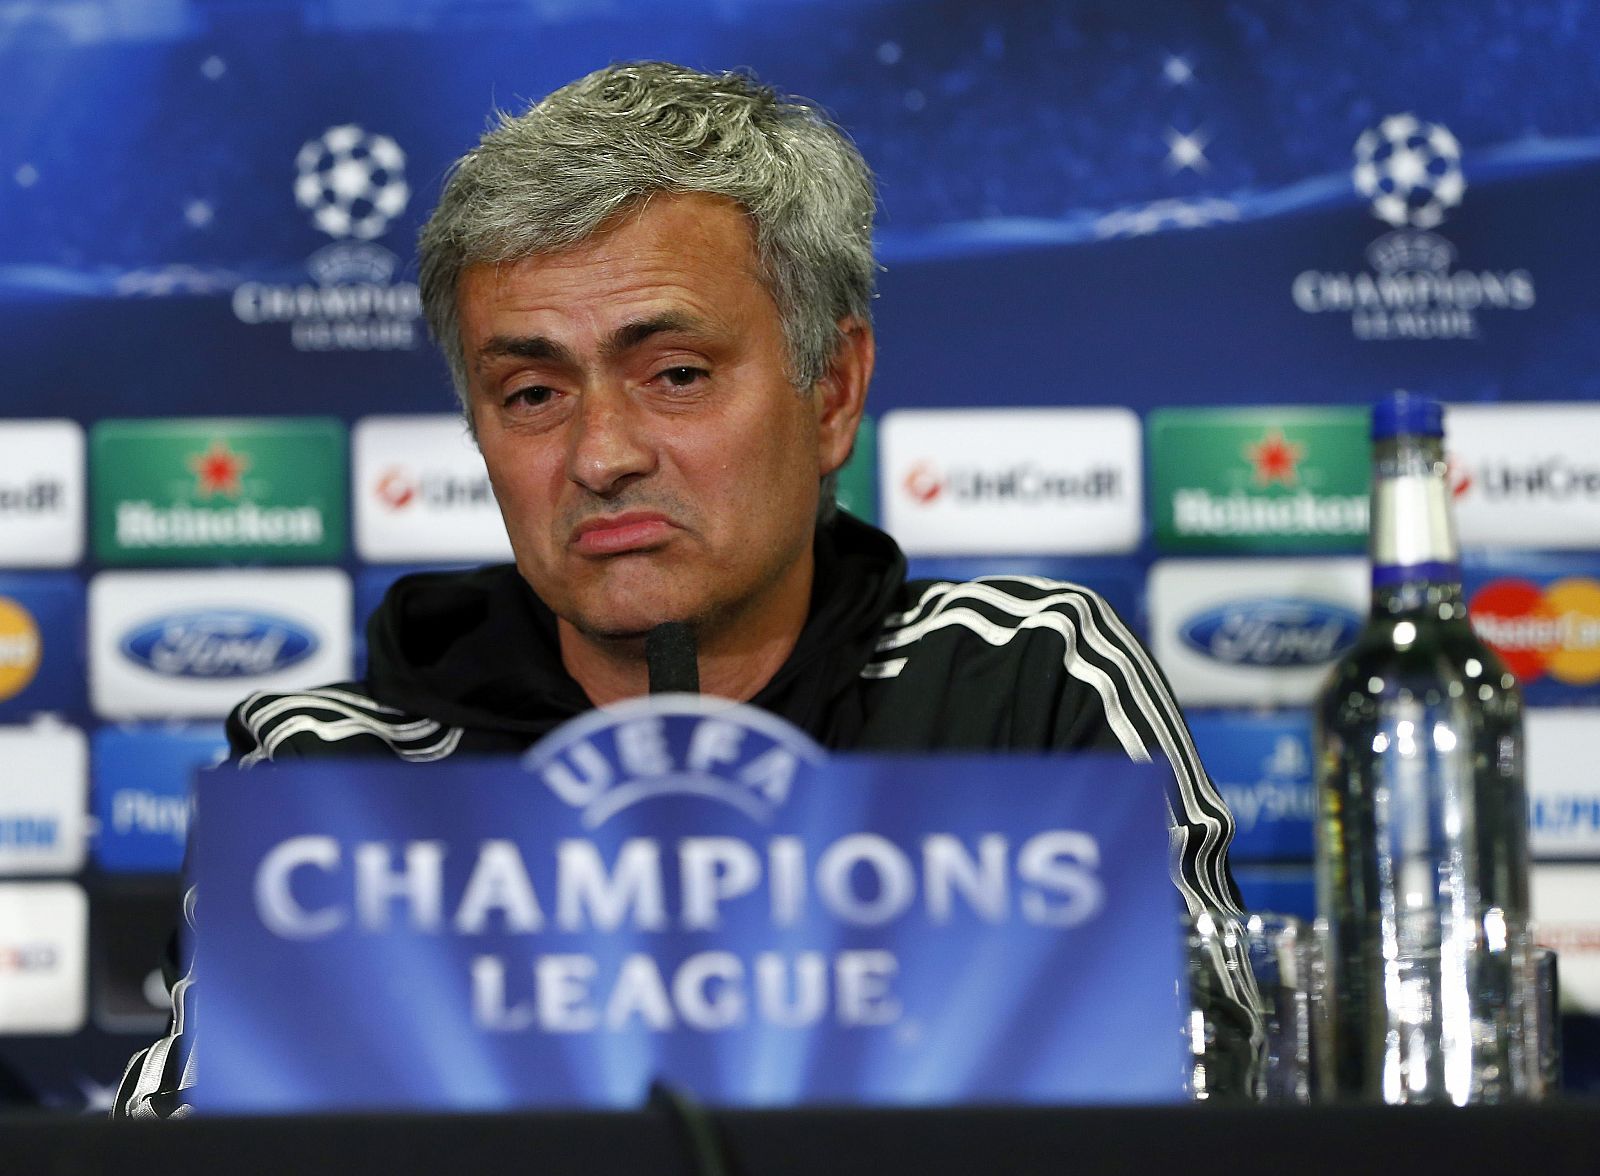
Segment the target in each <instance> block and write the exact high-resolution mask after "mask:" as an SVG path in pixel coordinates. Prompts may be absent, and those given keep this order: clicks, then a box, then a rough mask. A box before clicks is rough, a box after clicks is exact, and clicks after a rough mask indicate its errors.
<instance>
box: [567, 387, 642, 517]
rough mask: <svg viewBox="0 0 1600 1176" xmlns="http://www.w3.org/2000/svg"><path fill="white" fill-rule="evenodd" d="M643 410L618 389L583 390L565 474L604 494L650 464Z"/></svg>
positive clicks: (586, 487)
mask: <svg viewBox="0 0 1600 1176" xmlns="http://www.w3.org/2000/svg"><path fill="white" fill-rule="evenodd" d="M642 415H643V414H642V409H640V408H639V407H638V406H637V405H635V404H633V403H632V402H631V401H630V400H629V398H628V396H627V393H626V392H625V391H623V390H622V389H617V388H599V389H590V390H586V391H585V392H584V393H583V394H582V396H581V397H580V398H579V403H578V411H577V415H576V418H575V419H574V420H573V423H572V430H571V432H570V433H569V434H568V447H567V476H568V477H569V478H571V479H572V481H574V482H576V483H577V484H578V485H580V486H582V487H584V488H585V489H587V490H589V491H591V492H593V493H595V494H609V493H611V492H612V491H615V490H617V489H618V488H620V486H621V485H622V484H624V483H625V482H627V481H628V479H630V478H633V477H636V476H639V475H642V474H648V473H650V471H651V470H653V469H654V468H655V449H654V447H653V446H652V445H651V444H650V442H649V439H648V436H647V425H646V422H645V421H644V420H643V419H642Z"/></svg>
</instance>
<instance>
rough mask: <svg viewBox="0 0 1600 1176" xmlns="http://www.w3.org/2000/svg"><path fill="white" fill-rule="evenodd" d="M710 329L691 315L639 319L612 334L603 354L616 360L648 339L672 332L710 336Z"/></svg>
mask: <svg viewBox="0 0 1600 1176" xmlns="http://www.w3.org/2000/svg"><path fill="white" fill-rule="evenodd" d="M709 331H710V328H709V327H708V326H707V325H706V324H705V323H704V322H702V321H701V320H700V319H698V318H695V317H693V316H691V315H686V314H679V313H677V312H676V311H668V312H667V313H665V314H658V315H654V316H652V317H650V318H647V319H637V320H635V321H634V322H631V323H624V324H623V325H622V326H620V327H618V328H617V329H616V330H615V331H613V332H612V333H611V338H609V339H607V340H606V342H605V346H604V347H602V348H601V353H602V354H603V355H604V357H605V358H606V359H616V358H617V357H618V356H619V355H622V354H623V353H624V352H626V351H629V350H631V349H632V348H634V347H637V346H638V345H639V344H641V343H643V342H644V341H645V340H646V339H649V338H651V337H653V336H655V335H663V334H668V333H671V332H681V333H684V334H691V335H704V334H708V333H709Z"/></svg>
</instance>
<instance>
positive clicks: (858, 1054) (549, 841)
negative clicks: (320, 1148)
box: [194, 696, 1182, 1111]
mask: <svg viewBox="0 0 1600 1176" xmlns="http://www.w3.org/2000/svg"><path fill="white" fill-rule="evenodd" d="M665 697H667V698H672V697H674V696H665ZM678 697H681V696H678ZM719 710H721V711H723V712H725V710H726V708H719ZM599 721H601V722H605V721H606V720H605V719H604V718H602V719H601V720H599ZM712 721H713V720H712V719H710V718H706V719H705V720H704V723H702V720H701V718H700V717H698V716H697V717H695V718H694V720H693V721H692V722H680V721H678V720H672V721H671V722H669V724H668V725H667V727H666V728H665V732H664V734H663V732H662V728H660V727H659V726H657V727H654V728H651V727H650V726H649V721H648V720H647V719H644V718H641V719H639V720H637V722H635V721H634V720H632V719H630V720H628V721H627V722H623V723H621V724H620V725H619V726H617V727H615V728H614V729H613V730H611V731H610V732H609V733H607V732H601V733H600V734H598V735H596V734H593V733H592V732H591V733H587V734H584V735H583V738H582V739H581V740H579V741H577V742H575V743H573V744H571V745H569V748H568V750H566V751H562V752H561V753H560V754H559V755H558V756H552V757H550V758H548V759H547V760H545V761H544V763H543V767H542V768H541V769H540V770H539V771H538V772H530V771H529V770H527V769H525V768H523V767H521V766H518V765H515V764H508V763H497V762H489V761H480V762H477V763H472V764H463V763H459V762H448V763H441V764H436V765H432V766H431V767H430V768H428V769H427V770H425V771H418V770H416V769H415V768H411V767H407V766H405V765H395V764H370V765H369V764H367V763H361V764H355V763H350V764H343V765H328V764H303V765H294V766H293V767H288V766H280V767H276V768H274V769H270V770H260V769H258V770H256V771H253V772H251V773H248V774H242V775H232V774H228V775H222V774H207V775H206V776H205V777H204V778H202V779H201V781H200V789H201V792H200V802H199V803H200V811H201V812H202V813H203V814H204V815H203V818H202V823H201V825H200V827H199V829H198V830H197V841H196V852H195V861H194V872H195V877H196V879H197V881H198V883H199V885H200V887H201V889H202V891H203V892H204V894H205V899H204V903H203V908H202V909H203V914H202V915H201V924H200V931H199V939H198V943H197V951H198V952H200V953H201V954H202V958H204V960H205V965H204V966H205V978H204V981H203V985H204V989H205V995H204V997H203V998H202V1000H201V1002H200V1004H199V1005H198V1006H197V1009H199V1010H203V1012H202V1013H201V1018H202V1019H201V1020H200V1021H197V1022H196V1024H197V1025H199V1026H200V1028H199V1030H198V1032H199V1034H200V1035H201V1036H202V1039H203V1040H204V1042H205V1044H204V1046H203V1049H204V1052H205V1058H206V1060H205V1063H204V1067H205V1068H204V1074H203V1077H202V1079H201V1084H200V1086H199V1087H197V1088H196V1091H195V1094H196V1098H197V1105H198V1106H201V1107H202V1108H204V1109H208V1110H245V1109H249V1110H281V1111H290V1110H312V1109H318V1110H324V1109H335V1108H341V1107H343V1108H354V1107H379V1106H391V1107H398V1106H415V1107H424V1106H432V1107H497V1106H515V1105H525V1104H556V1105H573V1104H584V1105H599V1106H630V1105H637V1104H639V1103H640V1102H641V1101H642V1099H643V1097H644V1093H645V1089H646V1086H647V1084H648V1082H649V1081H650V1079H651V1078H652V1077H656V1076H660V1077H664V1078H666V1079H668V1080H670V1081H673V1082H675V1083H678V1084H680V1085H681V1086H683V1087H684V1088H685V1089H687V1090H689V1091H691V1092H693V1093H694V1094H695V1095H696V1096H698V1097H700V1098H703V1099H705V1100H707V1101H709V1102H712V1103H717V1104H755V1105H763V1104H765V1105H773V1104H777V1105H781V1104H789V1103H793V1102H797V1101H798V1102H829V1103H851V1102H868V1103H888V1104H922V1103H945V1102H952V1101H978V1102H1013V1101H1022V1102H1075V1101H1089V1102H1107V1101H1152V1100H1164V1099H1172V1098H1177V1097H1180V1095H1181V1088H1182V1082H1181V1079H1182V1071H1181V1064H1180V1063H1181V1058H1180V1057H1179V1051H1178V1049H1177V1048H1176V1046H1177V1045H1178V1044H1179V1041H1178V1034H1177V1019H1178V1011H1177V1008H1176V1006H1175V1002H1174V998H1175V995H1176V993H1177V987H1176V986H1177V978H1178V976H1179V974H1180V972H1179V958H1178V944H1177V942H1176V938H1177V937H1176V936H1174V935H1172V933H1171V926H1172V925H1171V922H1170V920H1169V919H1167V918H1163V917H1159V913H1160V912H1162V911H1170V910H1172V909H1173V908H1174V902H1175V899H1174V895H1173V892H1172V888H1171V882H1170V880H1169V878H1168V876H1167V865H1166V856H1167V851H1166V830H1165V818H1164V813H1163V808H1162V804H1163V802H1162V783H1161V779H1162V776H1163V775H1164V770H1163V769H1160V768H1156V767H1152V766H1150V765H1134V764H1130V763H1129V762H1128V761H1127V760H1125V759H1122V758H1121V757H1099V756H1089V757H1083V758H1080V759H1061V758H1050V759H1043V758H1035V757H1015V758H1006V759H994V760H976V759H939V760H909V759H892V758H885V759H875V760H869V759H865V758H859V759H836V760H833V761H830V762H829V763H828V764H827V765H825V766H822V767H812V766H810V765H806V764H792V765H791V768H792V769H794V770H796V771H797V772H798V774H797V775H794V776H792V777H790V776H787V775H786V774H785V772H786V771H788V770H789V769H785V770H783V771H777V772H776V773H775V771H774V767H773V765H774V763H775V762H776V761H775V759H774V756H781V754H783V752H782V749H781V748H780V749H779V750H778V751H776V752H774V751H772V746H773V744H772V740H771V739H769V738H765V736H764V734H763V731H764V729H765V728H766V727H768V726H770V725H771V724H772V723H774V722H775V720H772V719H771V718H770V716H766V717H764V720H763V724H762V727H763V730H756V728H751V729H749V730H745V731H743V732H742V733H741V734H740V735H739V736H737V737H736V738H734V739H733V741H732V742H731V743H725V744H719V746H720V747H721V748H722V750H723V751H724V752H727V753H728V755H729V756H732V757H733V758H734V759H735V760H736V761H737V762H736V763H734V764H733V767H732V768H731V769H728V770H726V771H723V770H721V769H719V772H720V775H718V776H716V777H715V778H713V776H708V775H707V774H706V772H704V771H691V770H689V769H688V767H687V766H686V765H688V764H690V763H692V762H693V757H694V756H695V755H696V754H697V753H696V751H695V750H694V749H695V748H696V747H700V748H701V749H702V751H703V750H704V747H705V746H706V743H705V739H706V735H705V732H706V731H707V730H709V729H710V728H708V727H706V726H705V725H704V724H708V723H711V722H712ZM580 722H583V720H580ZM629 723H632V724H633V727H636V728H637V729H633V728H630V726H629ZM630 731H631V734H630ZM752 731H754V732H755V733H754V734H752V733H751V732H752ZM741 740H742V742H741ZM752 743H754V744H755V745H756V750H759V752H760V754H756V751H755V750H752V749H751V745H752ZM584 747H588V748H589V751H588V752H585V751H584V750H583V748H584ZM630 747H631V749H632V750H631V751H630V750H629V748H630ZM596 749H599V750H598V752H597V751H596ZM594 754H598V755H599V756H600V759H598V760H596V759H594V758H593V755H594ZM619 755H620V757H621V762H622V763H624V764H625V763H626V761H627V760H628V757H629V756H630V755H631V756H633V757H635V758H636V759H637V758H638V757H640V756H644V757H645V758H650V757H654V756H657V755H660V756H663V757H665V758H664V759H663V760H662V763H663V764H666V765H677V766H676V767H675V768H668V769H665V770H667V771H668V774H667V775H665V776H649V777H643V776H641V777H639V778H633V779H622V778H619V777H615V774H614V773H615V769H616V765H617V763H618V762H619V760H618V756H619ZM586 756H588V757H589V758H585V757H586ZM785 780H787V783H784V782H783V781H785ZM741 781H742V782H741ZM791 785H792V787H791ZM402 876H404V878H407V879H409V881H403V880H402ZM402 892H404V895H405V896H402ZM407 896H408V897H407Z"/></svg>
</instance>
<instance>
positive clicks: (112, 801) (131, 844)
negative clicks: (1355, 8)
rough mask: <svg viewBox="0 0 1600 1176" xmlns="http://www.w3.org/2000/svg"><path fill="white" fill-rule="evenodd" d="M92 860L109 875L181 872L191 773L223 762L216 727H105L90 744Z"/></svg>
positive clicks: (223, 740)
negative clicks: (94, 823)
mask: <svg viewBox="0 0 1600 1176" xmlns="http://www.w3.org/2000/svg"><path fill="white" fill-rule="evenodd" d="M89 746H90V751H89V755H90V776H91V779H92V781H93V783H92V790H93V800H92V804H93V808H94V814H95V817H96V818H97V819H98V820H99V823H100V831H99V834H98V836H97V838H96V840H95V844H94V860H95V863H96V864H97V865H98V866H99V867H100V868H101V869H102V870H106V871H108V872H110V873H130V874H176V873H177V872H178V871H179V870H180V869H182V868H183V852H184V845H185V839H186V838H187V836H188V831H189V814H190V803H189V798H190V792H191V790H192V784H191V782H192V780H193V777H194V772H195V769H197V768H208V767H210V766H212V765H213V764H216V763H219V762H221V760H222V759H223V758H224V757H225V756H226V755H227V752H228V741H227V739H226V737H225V736H224V735H223V731H222V725H221V724H220V723H203V724H199V723H197V724H186V725H182V726H180V725H177V724H163V725H161V726H156V725H153V724H152V725H149V726H128V727H103V728H101V729H100V730H98V731H96V732H95V733H94V735H93V737H92V739H91V741H90V745H89Z"/></svg>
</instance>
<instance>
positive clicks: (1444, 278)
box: [1290, 113, 1538, 341]
mask: <svg viewBox="0 0 1600 1176" xmlns="http://www.w3.org/2000/svg"><path fill="white" fill-rule="evenodd" d="M1353 154H1354V156H1355V166H1354V167H1352V168H1351V170H1350V182H1351V184H1352V186H1353V187H1354V188H1355V191H1356V192H1357V193H1358V194H1359V195H1360V196H1362V197H1363V198H1364V199H1366V200H1367V201H1368V202H1369V203H1370V204H1371V208H1372V215H1373V216H1375V217H1377V218H1378V219H1379V220H1381V221H1383V222H1384V223H1385V224H1387V225H1389V226H1390V229H1389V231H1388V232H1387V233H1384V234H1383V235H1382V236H1381V237H1379V238H1378V239H1377V240H1375V241H1373V242H1372V243H1371V244H1369V245H1368V246H1367V250H1366V253H1367V262H1368V264H1369V266H1370V267H1371V268H1370V269H1367V270H1365V271H1354V272H1352V271H1340V270H1334V269H1328V270H1324V269H1307V270H1302V271H1301V272H1300V273H1299V274H1297V275H1295V278H1294V281H1293V283H1291V285H1290V296H1291V297H1292V298H1293V299H1294V304H1295V306H1297V307H1298V308H1299V309H1300V310H1301V311H1302V312H1303V313H1305V314H1329V313H1332V314H1337V315H1340V316H1341V317H1342V316H1345V315H1348V316H1349V322H1350V331H1351V333H1352V334H1353V335H1354V336H1355V337H1356V338H1357V339H1362V340H1367V341H1376V340H1443V339H1473V338H1477V337H1478V335H1479V331H1480V329H1481V325H1482V322H1483V316H1484V314H1485V313H1486V312H1498V311H1518V310H1528V309H1530V308H1531V307H1532V306H1533V305H1534V303H1535V301H1537V297H1538V295H1537V292H1536V291H1535V289H1534V282H1533V275H1532V274H1530V273H1529V272H1528V271H1527V270H1525V269H1521V268H1512V269H1494V270H1491V269H1472V268H1468V267H1465V266H1461V267H1458V266H1457V264H1456V247H1455V245H1454V244H1453V243H1451V242H1450V241H1448V240H1446V239H1445V238H1444V237H1443V236H1441V235H1440V234H1438V233H1437V232H1434V230H1435V229H1436V228H1438V226H1439V225H1440V224H1442V223H1443V222H1444V219H1445V215H1446V214H1447V213H1448V212H1449V211H1450V210H1451V209H1454V208H1456V207H1457V206H1458V205H1460V203H1461V198H1462V197H1463V196H1464V195H1465V194H1466V191H1467V181H1466V177H1465V176H1464V175H1463V174H1462V170H1461V144H1460V143H1459V142H1457V140H1456V137H1455V136H1454V135H1453V134H1451V133H1450V131H1449V129H1448V128H1447V127H1445V126H1443V125H1441V124H1439V123H1434V122H1427V121H1425V120H1423V119H1420V118H1418V117H1417V116H1416V115H1414V114H1410V113H1406V114H1391V115H1389V116H1388V117H1387V118H1385V119H1384V120H1383V121H1382V122H1380V123H1378V125H1377V126H1375V127H1369V128H1368V129H1367V130H1365V131H1362V132H1361V134H1360V135H1359V136H1357V138H1356V141H1355V145H1354V147H1353Z"/></svg>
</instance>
